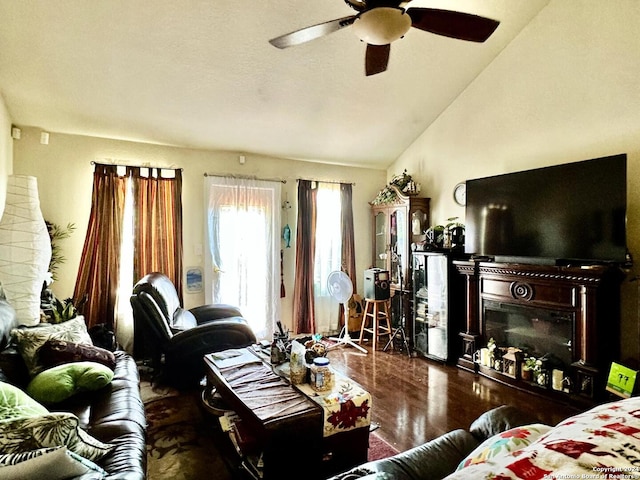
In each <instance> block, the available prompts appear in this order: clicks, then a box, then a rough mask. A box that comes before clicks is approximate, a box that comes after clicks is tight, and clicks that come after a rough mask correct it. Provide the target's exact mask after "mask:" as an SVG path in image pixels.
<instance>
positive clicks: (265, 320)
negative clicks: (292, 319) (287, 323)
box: [204, 177, 281, 339]
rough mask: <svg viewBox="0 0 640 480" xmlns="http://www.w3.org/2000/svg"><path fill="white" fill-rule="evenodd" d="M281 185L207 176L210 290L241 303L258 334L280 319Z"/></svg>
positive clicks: (218, 299)
mask: <svg viewBox="0 0 640 480" xmlns="http://www.w3.org/2000/svg"><path fill="white" fill-rule="evenodd" d="M280 187H281V186H280V184H279V183H277V182H264V181H258V180H247V179H235V178H223V177H205V189H204V190H205V215H206V219H205V225H206V229H205V237H206V238H205V244H206V245H207V249H206V257H205V295H206V301H207V303H228V304H231V305H236V306H238V307H239V308H240V310H241V311H242V314H243V316H244V317H245V318H246V319H247V321H248V322H249V325H250V326H251V328H252V329H253V331H254V333H255V334H256V337H258V338H265V339H266V338H271V337H272V334H273V328H274V325H275V323H276V322H277V321H278V320H279V319H280V318H279V314H280V190H281V188H280Z"/></svg>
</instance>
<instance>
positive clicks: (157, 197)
mask: <svg viewBox="0 0 640 480" xmlns="http://www.w3.org/2000/svg"><path fill="white" fill-rule="evenodd" d="M142 170H143V172H144V173H145V175H144V176H143V175H141V169H140V168H138V167H130V171H131V180H132V182H133V196H134V201H133V204H134V212H135V213H134V215H135V219H134V235H133V237H134V255H133V258H134V260H133V278H134V281H138V280H139V279H140V278H142V277H143V276H144V275H146V274H147V273H151V272H162V273H164V274H165V275H166V276H167V277H169V278H170V279H171V281H172V282H173V284H174V285H175V287H176V290H177V291H178V295H179V297H180V302H181V303H182V293H183V292H182V252H183V244H182V171H181V170H172V172H174V177H172V178H164V177H163V176H162V171H161V169H151V168H150V169H146V168H145V169H142ZM147 172H148V174H147Z"/></svg>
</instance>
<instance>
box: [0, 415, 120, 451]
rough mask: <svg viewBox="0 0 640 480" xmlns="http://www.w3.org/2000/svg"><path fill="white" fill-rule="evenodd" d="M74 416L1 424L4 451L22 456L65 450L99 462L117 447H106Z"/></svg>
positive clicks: (33, 418)
mask: <svg viewBox="0 0 640 480" xmlns="http://www.w3.org/2000/svg"><path fill="white" fill-rule="evenodd" d="M79 423H80V422H79V420H78V417H76V416H75V415H73V414H72V413H67V412H56V413H48V414H46V415H40V416H38V417H25V418H17V419H13V420H4V421H2V422H0V451H1V452H3V453H5V454H6V453H20V452H26V451H29V450H36V449H39V448H46V447H58V446H65V447H67V448H68V449H69V450H71V451H72V452H75V453H77V454H78V455H80V456H82V457H84V458H87V459H89V460H92V461H96V460H99V459H101V458H102V457H104V456H105V455H107V454H108V453H110V452H111V451H112V450H113V449H114V448H115V445H109V444H106V443H102V442H101V441H99V440H97V439H95V438H93V437H92V436H91V435H89V434H88V433H86V432H85V431H84V430H82V429H81V428H80V425H79Z"/></svg>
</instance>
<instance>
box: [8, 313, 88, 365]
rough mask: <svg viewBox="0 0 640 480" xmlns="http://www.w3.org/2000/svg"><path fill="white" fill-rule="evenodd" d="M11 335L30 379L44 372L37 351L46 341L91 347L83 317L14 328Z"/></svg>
mask: <svg viewBox="0 0 640 480" xmlns="http://www.w3.org/2000/svg"><path fill="white" fill-rule="evenodd" d="M11 334H12V335H13V339H14V341H15V343H16V345H17V347H18V351H19V352H20V354H21V355H22V358H23V359H24V362H25V364H26V365H27V369H28V370H29V374H30V375H31V376H32V377H34V376H35V375H37V374H38V373H40V372H41V371H42V370H44V366H43V365H42V364H41V362H40V358H39V351H40V348H42V346H43V345H44V344H45V343H46V342H47V341H49V340H66V341H67V342H73V343H81V344H86V345H93V342H92V341H91V337H90V336H89V333H88V332H87V326H86V325H85V323H84V317H83V316H78V317H76V318H72V319H71V320H67V321H66V322H62V323H56V324H41V325H38V326H37V327H27V328H15V329H13V330H12V332H11Z"/></svg>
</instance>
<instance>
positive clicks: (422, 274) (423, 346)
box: [413, 254, 429, 355]
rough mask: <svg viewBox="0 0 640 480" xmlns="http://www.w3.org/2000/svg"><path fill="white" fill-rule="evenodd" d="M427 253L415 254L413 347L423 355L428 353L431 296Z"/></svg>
mask: <svg viewBox="0 0 640 480" xmlns="http://www.w3.org/2000/svg"><path fill="white" fill-rule="evenodd" d="M426 258H427V257H426V256H425V255H415V254H414V256H413V319H414V322H413V348H414V349H415V350H416V351H417V352H419V353H421V354H422V355H426V354H427V349H428V347H427V312H428V310H429V296H428V293H429V292H428V290H427V279H426V273H427V269H426V268H425V267H426V266H425V263H426Z"/></svg>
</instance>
